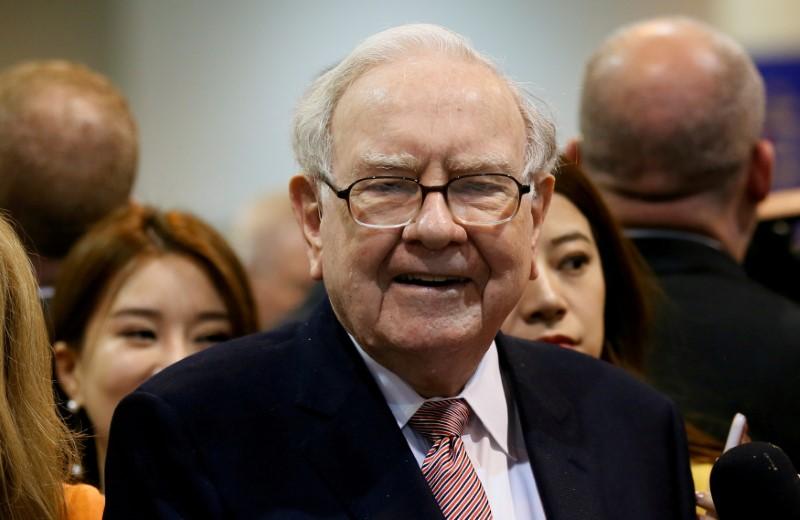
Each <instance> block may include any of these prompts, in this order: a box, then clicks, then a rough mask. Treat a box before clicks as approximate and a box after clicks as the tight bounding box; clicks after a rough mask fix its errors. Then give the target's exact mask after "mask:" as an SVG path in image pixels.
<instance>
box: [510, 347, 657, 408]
mask: <svg viewBox="0 0 800 520" xmlns="http://www.w3.org/2000/svg"><path fill="white" fill-rule="evenodd" d="M503 343H504V350H505V357H506V360H507V362H508V363H509V364H510V366H511V369H512V371H514V372H516V374H515V375H516V377H533V378H536V379H538V380H540V381H541V382H542V384H550V385H553V386H556V387H558V388H559V389H560V391H562V392H563V393H565V394H566V395H568V396H571V397H572V398H581V397H582V396H592V398H593V399H594V398H597V399H603V400H609V401H611V400H613V401H615V402H616V403H618V404H619V405H620V406H626V405H634V406H636V407H637V408H638V407H640V406H656V405H667V406H670V407H672V406H673V405H672V402H671V401H670V400H669V399H668V398H667V397H666V396H664V395H663V394H661V393H660V392H658V391H657V390H655V389H654V388H652V387H651V386H650V385H648V384H646V383H645V382H643V381H641V380H640V379H638V378H636V377H635V376H633V375H632V374H630V373H629V372H626V371H625V370H623V369H621V368H619V367H616V366H614V365H612V364H611V363H608V362H605V361H602V360H599V359H595V358H593V357H591V356H588V355H586V354H583V353H580V352H576V351H574V350H570V349H565V348H562V347H558V346H555V345H550V344H547V343H541V342H534V341H527V340H523V339H520V338H513V337H509V336H506V337H504V338H503ZM523 374H524V375H523Z"/></svg>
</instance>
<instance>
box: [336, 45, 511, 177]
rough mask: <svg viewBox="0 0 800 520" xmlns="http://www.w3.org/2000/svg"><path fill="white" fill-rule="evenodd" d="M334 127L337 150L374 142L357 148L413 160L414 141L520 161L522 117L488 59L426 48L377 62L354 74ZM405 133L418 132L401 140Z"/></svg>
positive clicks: (338, 109) (499, 159) (496, 158)
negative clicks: (413, 138)
mask: <svg viewBox="0 0 800 520" xmlns="http://www.w3.org/2000/svg"><path fill="white" fill-rule="evenodd" d="M409 130H412V131H410V132H409ZM331 134H332V137H333V144H334V155H341V154H343V153H348V152H350V151H351V148H352V147H353V146H354V145H358V144H361V143H364V142H371V143H372V144H374V145H376V148H371V147H370V146H369V145H367V144H365V145H364V146H365V149H364V150H359V152H358V153H359V154H360V155H362V156H363V155H364V154H367V155H369V154H381V153H393V154H396V155H397V156H398V157H406V162H409V163H411V162H413V156H414V155H415V152H416V151H417V150H415V147H417V148H419V147H420V145H425V146H422V147H423V148H425V147H428V148H431V149H436V148H437V147H438V149H440V150H446V151H448V152H450V151H453V152H456V151H457V152H460V153H461V154H462V155H464V157H465V160H467V157H468V156H469V155H470V153H471V152H474V153H477V154H479V155H481V156H491V157H493V158H494V160H495V162H502V161H506V162H518V161H521V160H522V157H523V155H524V144H525V123H524V120H523V117H522V113H521V110H520V106H519V103H518V102H517V99H516V98H515V96H514V94H513V92H512V90H511V88H510V87H509V85H508V83H507V82H506V81H505V80H504V79H503V78H501V77H500V76H498V74H497V73H495V72H494V71H493V70H492V69H490V68H489V67H488V66H487V65H486V64H484V63H481V62H479V61H474V60H468V59H464V58H460V57H451V56H447V55H443V54H435V53H427V54H420V55H411V56H407V57H403V58H402V59H397V60H394V61H392V62H390V63H386V64H382V65H379V66H376V67H374V68H372V69H370V70H368V71H367V72H365V73H364V74H362V75H361V76H360V77H359V78H358V79H356V80H355V81H354V82H353V83H352V84H351V85H350V86H349V87H348V88H347V90H346V91H345V92H344V93H343V95H342V96H341V98H340V99H339V102H338V103H337V106H336V109H335V110H334V113H333V118H332V124H331ZM408 134H418V135H417V136H412V135H408ZM423 136H426V137H423ZM407 137H418V139H417V142H414V143H411V142H405V143H404V141H405V140H406V138H407ZM409 141H411V140H409ZM448 141H449V143H448ZM404 144H406V145H408V146H404ZM387 145H388V148H387ZM395 145H396V146H395ZM448 145H452V148H453V150H450V149H449V148H448ZM459 146H461V148H464V149H461V150H458V148H459ZM392 148H394V149H392ZM467 148H468V149H467ZM509 150H513V153H509ZM409 154H410V155H409ZM504 155H505V156H506V157H503V156H504ZM509 155H512V156H513V157H508V156H509ZM517 156H518V157H517ZM462 162H463V161H462ZM516 166H517V167H521V166H522V165H516Z"/></svg>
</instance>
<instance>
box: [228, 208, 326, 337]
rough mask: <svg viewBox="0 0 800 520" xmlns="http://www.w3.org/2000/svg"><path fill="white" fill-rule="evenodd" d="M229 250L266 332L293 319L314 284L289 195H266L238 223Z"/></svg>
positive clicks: (261, 325) (238, 218)
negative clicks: (236, 257)
mask: <svg viewBox="0 0 800 520" xmlns="http://www.w3.org/2000/svg"><path fill="white" fill-rule="evenodd" d="M231 244H232V245H233V247H234V249H235V250H236V252H237V253H238V254H239V258H240V259H241V260H242V264H243V265H244V267H245V269H246V270H247V274H248V276H249V277H250V283H251V285H252V287H253V294H254V295H255V298H256V304H257V307H258V319H259V326H260V327H261V329H262V330H267V329H271V328H272V327H274V326H275V325H278V324H279V323H281V322H283V321H285V320H286V319H287V318H290V317H291V316H293V315H294V314H295V313H296V312H297V310H298V308H299V307H300V306H301V305H302V304H303V302H304V301H305V299H306V298H307V297H308V295H309V291H311V290H312V288H313V287H314V284H315V281H314V280H313V279H312V278H311V275H309V266H308V258H307V257H306V244H305V241H304V240H303V235H302V233H301V232H300V228H299V227H298V226H297V222H296V221H295V218H294V213H293V212H292V204H291V202H290V200H289V197H288V195H287V194H273V195H267V196H264V197H262V198H260V199H258V200H257V201H256V202H255V203H253V204H252V205H250V206H248V207H246V208H245V209H244V210H243V211H242V212H241V213H240V214H239V215H238V217H237V218H236V219H235V221H234V226H233V230H232V233H231Z"/></svg>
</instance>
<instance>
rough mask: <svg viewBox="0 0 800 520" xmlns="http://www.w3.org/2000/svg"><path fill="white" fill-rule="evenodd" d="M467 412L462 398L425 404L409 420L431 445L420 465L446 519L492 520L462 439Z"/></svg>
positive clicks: (481, 487) (467, 407) (490, 511)
mask: <svg viewBox="0 0 800 520" xmlns="http://www.w3.org/2000/svg"><path fill="white" fill-rule="evenodd" d="M469 411H470V410H469V406H467V403H465V402H464V400H463V399H448V400H445V401H427V402H425V403H424V404H423V405H422V406H421V407H420V409H419V410H417V413H415V414H414V416H413V417H412V418H411V420H410V421H409V425H410V426H411V427H412V428H414V430H415V431H417V432H418V433H419V434H420V435H423V436H424V437H425V438H427V439H428V440H429V441H430V442H432V443H433V446H431V448H430V449H429V450H428V453H427V454H426V455H425V460H424V461H423V462H422V474H423V475H424V476H425V480H427V481H428V485H429V486H430V488H431V491H432V492H433V496H434V498H436V502H437V503H438V504H439V509H441V510H442V514H444V517H445V518H446V519H447V520H477V519H480V520H490V519H491V518H492V510H491V508H490V507H489V500H488V499H487V498H486V493H485V492H484V490H483V486H482V485H481V481H480V479H478V475H477V473H475V468H473V467H472V462H470V460H469V457H467V452H466V450H465V448H464V442H463V441H462V440H461V434H462V433H463V432H464V427H465V426H466V425H467V421H468V420H469Z"/></svg>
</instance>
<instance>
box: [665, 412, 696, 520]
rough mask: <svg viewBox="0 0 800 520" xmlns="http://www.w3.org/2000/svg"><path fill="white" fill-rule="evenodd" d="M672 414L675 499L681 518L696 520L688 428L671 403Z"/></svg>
mask: <svg viewBox="0 0 800 520" xmlns="http://www.w3.org/2000/svg"><path fill="white" fill-rule="evenodd" d="M670 405H671V412H672V420H671V423H672V424H671V427H672V434H673V435H672V438H673V439H674V442H673V445H672V446H673V449H674V450H675V451H674V453H673V454H672V455H673V456H672V460H673V461H674V465H675V466H674V468H673V471H674V472H675V474H674V476H673V480H674V483H675V497H676V502H677V504H676V505H677V509H678V511H680V513H681V516H680V517H681V518H684V519H686V520H696V519H697V514H696V513H695V497H694V481H693V480H692V471H691V467H690V465H689V457H688V452H689V448H688V442H687V440H686V427H685V426H684V423H683V419H682V418H681V416H680V414H679V413H678V409H677V408H676V407H675V405H674V404H672V403H670Z"/></svg>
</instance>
